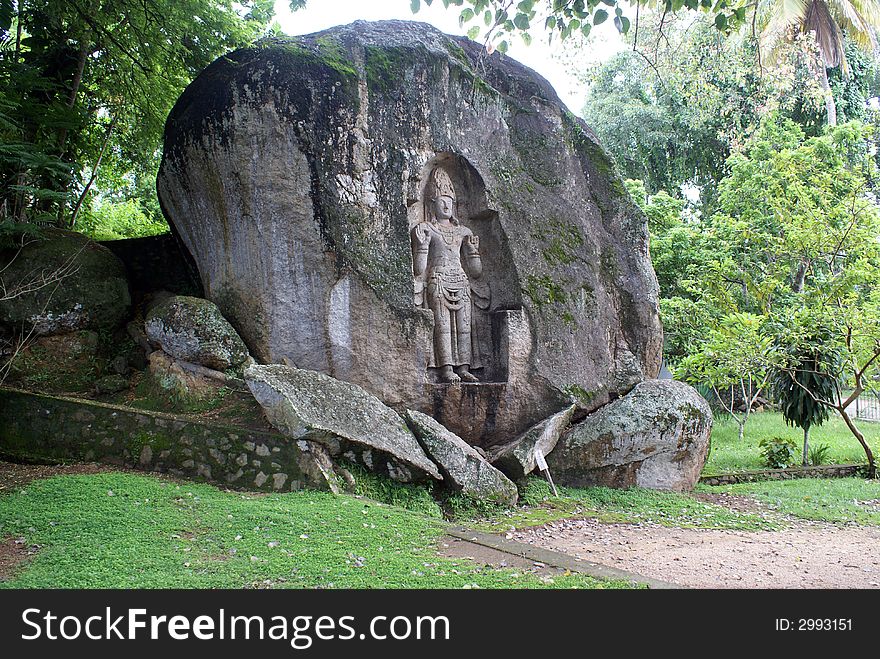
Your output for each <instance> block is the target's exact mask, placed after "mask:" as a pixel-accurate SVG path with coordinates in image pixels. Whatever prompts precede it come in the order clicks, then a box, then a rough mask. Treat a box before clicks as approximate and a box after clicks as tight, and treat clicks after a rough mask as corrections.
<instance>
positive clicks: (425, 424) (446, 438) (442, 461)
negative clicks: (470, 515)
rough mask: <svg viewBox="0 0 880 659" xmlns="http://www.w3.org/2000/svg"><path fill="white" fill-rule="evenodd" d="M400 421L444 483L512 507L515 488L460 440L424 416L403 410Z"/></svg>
mask: <svg viewBox="0 0 880 659" xmlns="http://www.w3.org/2000/svg"><path fill="white" fill-rule="evenodd" d="M404 418H405V419H406V421H407V423H408V424H409V427H410V428H412V431H413V433H415V436H416V437H417V438H418V440H419V443H420V444H421V445H422V448H424V449H425V451H426V452H427V453H428V455H429V456H430V457H431V459H432V460H434V462H436V463H437V464H438V465H439V466H440V469H441V471H442V472H443V476H444V483H446V484H447V485H448V486H450V487H452V488H454V489H456V490H458V491H460V492H462V493H464V494H466V495H468V496H469V497H472V498H474V499H477V500H479V501H492V502H495V503H498V504H502V505H505V506H515V505H516V501H517V497H518V493H517V490H516V485H514V484H513V483H512V482H511V481H510V479H508V478H507V477H506V476H505V475H504V474H502V473H501V472H500V471H498V470H497V469H495V467H493V466H492V465H490V464H489V463H488V462H487V461H486V459H485V458H484V457H483V456H481V455H480V454H479V453H478V452H477V451H476V450H475V449H474V448H473V447H472V446H470V445H469V444H468V443H467V442H465V441H464V440H463V439H462V438H461V437H459V436H458V435H456V434H454V433H451V432H449V431H448V430H447V429H446V428H444V427H443V426H442V425H440V424H439V423H437V421H435V420H434V419H432V418H431V417H429V416H428V415H427V414H422V413H421V412H416V411H415V410H407V411H406V412H405V413H404Z"/></svg>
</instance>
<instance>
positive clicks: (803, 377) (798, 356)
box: [771, 345, 839, 464]
mask: <svg viewBox="0 0 880 659" xmlns="http://www.w3.org/2000/svg"><path fill="white" fill-rule="evenodd" d="M785 357H786V359H785V361H784V362H782V363H781V364H780V366H781V368H776V369H775V370H774V373H773V379H772V387H771V389H772V394H773V400H774V401H775V402H776V405H777V407H778V408H779V411H780V412H782V418H783V419H785V422H786V423H787V424H789V425H792V426H797V427H798V428H803V429H804V430H805V431H809V430H810V428H811V427H813V426H821V425H822V424H823V423H825V421H827V420H828V414H829V409H828V406H827V405H823V404H821V403H820V402H819V400H822V399H824V400H832V399H833V398H834V392H835V391H836V388H837V387H838V386H839V383H838V382H837V380H836V378H835V377H834V376H832V375H830V374H829V373H828V370H830V369H827V368H825V364H826V362H827V360H826V359H825V358H824V357H823V355H822V354H821V352H820V351H813V352H804V346H803V345H801V346H796V347H793V348H789V349H788V351H787V354H786V355H785ZM814 464H815V463H814Z"/></svg>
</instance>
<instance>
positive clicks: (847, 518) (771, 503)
mask: <svg viewBox="0 0 880 659" xmlns="http://www.w3.org/2000/svg"><path fill="white" fill-rule="evenodd" d="M697 491H698V492H710V493H715V494H717V493H729V494H742V495H747V496H750V497H753V498H755V499H757V500H758V501H760V502H762V503H764V504H766V505H767V506H768V507H769V508H770V509H771V510H772V511H774V512H776V513H778V514H780V515H786V516H790V517H795V518H799V519H806V520H815V521H822V522H833V523H855V524H860V525H863V526H880V482H878V481H876V480H873V481H871V480H865V479H863V478H829V479H826V478H799V479H795V480H789V481H765V482H761V483H739V484H737V485H722V486H717V487H707V486H698V487H697Z"/></svg>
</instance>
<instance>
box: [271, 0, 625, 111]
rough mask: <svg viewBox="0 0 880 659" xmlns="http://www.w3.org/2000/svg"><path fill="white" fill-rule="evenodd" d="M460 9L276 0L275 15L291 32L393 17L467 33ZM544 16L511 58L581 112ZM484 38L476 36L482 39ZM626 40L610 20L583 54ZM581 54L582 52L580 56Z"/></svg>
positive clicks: (606, 51)
mask: <svg viewBox="0 0 880 659" xmlns="http://www.w3.org/2000/svg"><path fill="white" fill-rule="evenodd" d="M461 9H462V7H450V8H449V9H445V8H444V7H443V2H442V0H434V3H433V4H432V5H431V6H430V7H427V6H425V3H424V0H423V2H422V9H421V10H420V11H419V12H418V13H417V14H413V13H412V11H411V10H410V0H308V1H307V4H306V7H305V9H300V10H299V11H296V12H293V13H291V11H290V6H289V4H288V1H287V0H275V18H276V20H277V21H278V23H279V24H280V25H281V28H282V29H283V30H284V31H285V32H286V33H287V34H291V35H294V34H310V33H312V32H319V31H320V30H324V29H326V28H328V27H333V26H334V25H346V24H348V23H351V22H352V21H356V20H368V21H379V20H387V19H391V18H396V19H402V20H410V21H411V20H417V21H423V22H425V23H431V24H432V25H434V26H435V27H437V28H439V29H440V30H442V31H443V32H446V33H447V34H455V35H464V34H465V33H466V32H467V29H468V28H469V27H470V26H471V25H475V24H477V23H479V24H480V25H481V26H482V22H481V21H479V20H478V21H476V22H471V23H468V24H465V26H464V27H463V28H462V27H459V25H458V15H459V12H460V11H461ZM543 24H544V23H543V20H541V21H540V22H539V21H538V20H535V21H534V25H535V27H534V28H533V29H532V31H531V32H532V37H533V39H532V43H531V45H529V46H526V45H525V43H523V42H522V41H521V40H520V39H519V38H516V39H515V40H514V43H513V45H512V47H511V49H510V50H509V51H508V56H510V57H513V58H514V59H517V60H519V61H520V62H522V63H523V64H525V65H526V66H529V67H531V68H533V69H534V70H535V71H537V72H538V73H540V74H541V75H542V76H544V77H545V78H547V80H549V81H550V83H551V84H552V85H553V87H554V88H555V89H556V92H557V93H558V94H559V97H560V98H561V99H562V100H563V102H564V103H565V104H566V105H568V107H569V109H570V110H572V111H573V112H575V113H577V114H580V112H581V108H582V107H583V104H584V99H585V95H586V89H585V87H584V85H583V83H581V82H578V81H577V80H576V79H575V77H574V76H572V75H571V74H570V73H568V71H567V67H566V66H565V65H564V64H563V63H562V61H560V58H559V57H558V54H559V53H560V52H561V48H562V46H561V45H560V43H559V40H558V38H557V39H554V41H553V45H552V46H548V45H547V38H546V33H545V32H544V31H543ZM479 38H480V37H478V39H479ZM623 47H624V46H623V42H622V40H621V39H620V37H619V36H618V34H617V30H615V28H614V26H613V25H612V23H611V21H606V22H605V23H603V24H602V25H601V26H600V27H599V28H597V29H596V30H595V31H594V32H593V33H592V34H591V35H590V39H589V41H588V42H587V45H586V47H585V48H584V51H585V52H584V53H583V57H584V59H585V60H588V61H589V62H596V61H602V60H605V59H607V58H608V57H610V56H611V55H612V54H614V53H615V52H617V51H618V50H620V49H622V48H623ZM579 57H580V55H579Z"/></svg>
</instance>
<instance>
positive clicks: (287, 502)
mask: <svg viewBox="0 0 880 659" xmlns="http://www.w3.org/2000/svg"><path fill="white" fill-rule="evenodd" d="M443 532H444V525H443V524H442V523H441V522H440V521H439V520H436V519H431V518H429V517H425V516H423V515H416V514H413V513H410V512H407V511H405V510H402V509H400V508H396V507H394V506H388V505H385V504H382V503H377V502H375V501H370V500H366V499H357V498H354V497H351V496H337V495H333V494H330V493H327V492H293V493H289V494H273V495H268V496H265V495H255V494H249V493H241V492H229V491H223V490H220V489H218V488H216V487H212V486H209V485H199V484H194V483H176V482H174V481H170V480H165V479H161V478H157V477H155V476H143V475H135V474H123V473H103V474H96V475H90V476H60V477H55V478H52V479H48V480H43V481H37V482H34V483H32V484H31V485H29V486H28V487H27V488H26V489H25V490H23V491H20V492H15V493H10V494H5V495H2V496H0V537H9V536H12V537H16V538H18V537H23V538H24V539H25V542H27V543H28V544H36V545H39V546H40V551H39V552H38V553H37V554H36V556H35V557H34V558H33V560H31V561H30V562H28V563H27V564H26V565H25V566H23V569H22V571H21V572H20V573H19V574H18V575H17V576H15V577H14V578H13V579H12V580H10V581H5V582H0V587H4V588H49V587H51V588H172V587H173V588H255V587H259V588H265V587H274V588H462V587H465V586H468V587H482V588H546V587H556V588H567V587H577V588H609V587H629V584H627V583H625V582H617V581H604V580H599V579H593V578H589V577H584V576H581V575H560V576H555V577H554V578H553V579H552V580H548V581H542V580H540V579H539V578H538V577H536V576H533V575H531V574H524V573H522V572H519V573H517V572H514V571H512V570H497V569H494V568H491V567H483V566H480V565H477V564H475V563H473V562H472V561H469V560H466V559H462V560H453V559H448V558H442V557H439V556H437V554H436V552H435V551H434V547H433V546H434V544H435V543H436V542H437V541H438V540H439V539H440V538H441V537H442V535H443Z"/></svg>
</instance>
